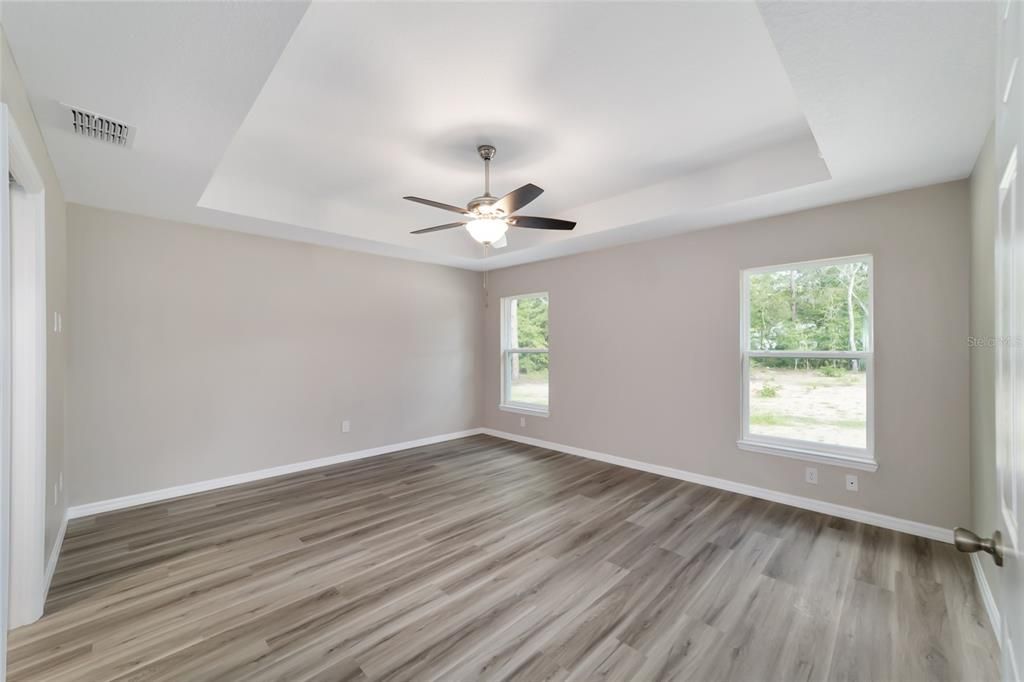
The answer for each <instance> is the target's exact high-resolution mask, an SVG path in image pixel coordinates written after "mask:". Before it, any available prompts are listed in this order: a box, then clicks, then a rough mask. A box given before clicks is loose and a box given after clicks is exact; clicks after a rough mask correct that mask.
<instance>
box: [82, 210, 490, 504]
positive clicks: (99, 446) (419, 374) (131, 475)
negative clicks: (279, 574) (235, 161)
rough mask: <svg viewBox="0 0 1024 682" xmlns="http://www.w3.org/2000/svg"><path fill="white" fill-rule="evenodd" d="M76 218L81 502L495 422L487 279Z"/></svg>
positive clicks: (149, 222)
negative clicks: (485, 329) (484, 341)
mask: <svg viewBox="0 0 1024 682" xmlns="http://www.w3.org/2000/svg"><path fill="white" fill-rule="evenodd" d="M68 224H69V230H68V257H69V258H68V272H69V284H70V292H71V298H70V308H69V316H68V317H69V324H70V325H71V326H72V328H73V329H74V334H73V337H72V345H71V350H70V356H69V383H68V401H69V410H68V418H69V420H68V434H67V435H68V442H69V443H70V444H71V450H70V454H69V462H68V464H69V474H70V479H71V481H72V482H73V488H72V490H71V498H72V503H73V504H82V503H86V502H93V501H97V500H104V499H109V498H113V497H119V496H122V495H129V494H134V493H141V492H148V491H152V490H157V489H160V488H166V487H169V486H175V485H181V484H185V483H190V482H195V481H201V480H206V479H210V478H216V477H220V476H227V475H231V474H239V473H245V472H250V471H255V470H258V469H263V468H267V467H272V466H277V465H282V464H289V463H293V462H300V461H304V460H309V459H314V458H318V457H326V456H329V455H335V454H339V453H344V452H349V451H354V450H360V449H364V448H369V447H375V446H380V445H386V444H391V443H397V442H403V441H407V440H412V439H417V438H423V437H427V436H433V435H437V434H443V433H449V432H454V431H459V430H463V429H468V428H472V427H475V426H477V425H478V424H479V422H480V415H479V414H478V413H477V409H478V405H480V399H479V390H478V389H479V382H478V378H477V377H478V376H479V368H480V365H479V362H478V360H479V348H480V343H479V339H480V329H481V326H482V324H483V321H482V310H483V297H482V275H480V274H479V273H473V272H468V271H463V270H457V269H453V268H446V267H441V266H435V265H426V264H420V263H412V262H408V261H402V260H397V259H391V258H383V257H380V256H372V255H368V254H361V253H353V252H349V251H340V250H337V249H331V248H325V247H318V246H311V245H306V244H299V243H295V242H287V241H280V240H274V239H267V238H263V237H255V236H250V235H244V234H240V233H236V232H229V231H226V230H218V229H212V228H206V227H200V226H195V225H186V224H180V223H171V222H166V221H161V220H155V219H149V218H143V217H140V216H135V215H129V214H123V213H114V212H110V211H105V210H100V209H94V208H87V207H84V206H79V205H75V204H71V205H69V207H68ZM343 419H349V420H350V421H351V423H352V430H351V432H350V433H347V434H342V433H341V421H342V420H343Z"/></svg>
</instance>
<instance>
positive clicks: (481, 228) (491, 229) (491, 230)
mask: <svg viewBox="0 0 1024 682" xmlns="http://www.w3.org/2000/svg"><path fill="white" fill-rule="evenodd" d="M466 229H467V230H469V235H470V236H471V237H472V238H473V239H475V240H477V241H478V242H480V243H481V244H493V243H494V242H496V241H498V240H499V239H501V237H502V235H504V234H505V233H506V232H507V231H508V223H506V222H505V221H504V220H497V219H495V218H478V219H477V220H473V221H470V222H468V223H466Z"/></svg>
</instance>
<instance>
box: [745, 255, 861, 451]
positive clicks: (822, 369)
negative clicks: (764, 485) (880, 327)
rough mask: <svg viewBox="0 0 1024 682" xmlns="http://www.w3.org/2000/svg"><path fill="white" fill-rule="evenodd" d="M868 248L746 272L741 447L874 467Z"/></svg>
mask: <svg viewBox="0 0 1024 682" xmlns="http://www.w3.org/2000/svg"><path fill="white" fill-rule="evenodd" d="M872 276H873V269H872V262H871V256H854V257H851V258H837V259H833V260H823V261H813V262H807V263H795V264H790V265H780V266H775V267H768V268H756V269H752V270H746V271H744V272H743V281H742V290H743V300H742V302H741V303H742V305H741V310H742V321H741V325H740V328H741V353H742V360H743V387H742V391H743V425H742V434H741V437H740V441H739V443H738V445H739V447H741V448H743V449H746V450H754V451H757V452H767V453H770V454H779V455H783V456H787V457H796V458H798V459H809V460H812V461H818V462H827V463H841V464H842V465H844V466H850V467H854V468H859V469H866V470H870V471H873V470H875V469H877V468H878V467H877V464H876V463H875V461H874V424H873V417H872V402H873V401H872V387H873V385H874V382H873V376H872V371H873V370H872V367H873V354H872V347H873V344H874V339H873V338H872V328H871V325H872V313H871V311H872Z"/></svg>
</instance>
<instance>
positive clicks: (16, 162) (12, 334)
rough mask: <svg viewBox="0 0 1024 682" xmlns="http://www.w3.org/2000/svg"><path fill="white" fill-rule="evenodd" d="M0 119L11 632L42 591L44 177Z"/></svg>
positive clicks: (35, 611)
mask: <svg viewBox="0 0 1024 682" xmlns="http://www.w3.org/2000/svg"><path fill="white" fill-rule="evenodd" d="M3 113H4V121H5V126H6V132H7V135H6V136H5V138H3V140H2V142H3V143H4V146H5V147H6V150H7V157H8V164H9V170H10V173H11V174H12V175H13V176H14V179H15V180H16V181H17V184H18V187H17V188H16V189H11V188H10V187H8V185H7V184H6V183H5V185H4V191H5V193H6V194H7V201H8V202H9V207H10V214H9V215H8V216H6V218H7V220H5V222H9V238H10V242H9V247H10V250H9V252H8V253H9V257H8V258H9V260H8V261H7V262H8V264H9V266H10V267H9V269H8V271H7V273H5V274H6V277H7V281H6V282H5V283H4V285H3V286H4V288H3V289H2V295H4V296H6V299H5V301H6V302H7V303H9V305H10V308H9V310H10V318H9V319H10V327H9V333H8V334H7V335H6V336H5V337H0V348H3V347H6V349H5V350H4V353H7V354H9V367H10V373H9V375H8V377H9V381H10V393H9V395H10V397H11V399H10V403H9V405H10V407H9V410H10V420H11V422H10V423H11V428H10V438H11V451H10V453H11V460H10V461H11V469H10V496H9V499H10V508H9V511H10V515H9V533H10V534H9V544H8V545H7V549H8V551H9V556H10V563H9V570H10V573H9V576H8V578H9V591H8V600H9V602H8V605H9V610H8V619H9V621H8V626H9V627H10V628H16V627H18V626H20V625H24V624H26V623H31V622H33V621H35V620H37V619H38V618H39V617H40V616H42V613H43V602H44V599H45V589H46V578H45V573H46V549H45V533H46V330H47V326H46V234H45V225H46V222H45V191H44V184H43V179H42V176H41V175H40V174H39V171H38V170H37V169H36V166H35V164H34V162H33V160H32V157H31V154H30V153H29V149H28V146H27V144H26V143H25V140H24V138H23V137H22V136H21V134H20V133H19V131H18V127H17V125H16V123H15V122H14V120H13V119H12V118H11V117H10V112H9V110H8V109H7V108H6V107H5V108H4V110H3ZM8 285H9V287H8ZM5 418H6V417H5Z"/></svg>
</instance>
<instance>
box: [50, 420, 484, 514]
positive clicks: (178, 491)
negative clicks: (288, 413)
mask: <svg viewBox="0 0 1024 682" xmlns="http://www.w3.org/2000/svg"><path fill="white" fill-rule="evenodd" d="M482 432H483V430H482V429H468V430H466V431H456V432H454V433H445V434H441V435H439V436H428V437H427V438H419V439H417V440H408V441H405V442H404V443H392V444H390V445H381V446H379V447H376V448H368V449H366V450H356V451H355V452H345V453H342V454H340V455H331V456H329V457H321V458H319V459H310V460H306V461H304V462H295V463H294V464H284V465H282V466H277V467H271V468H269V469H260V470H259V471H250V472H248V473H244V474H236V475H234V476H224V477H222V478H213V479H210V480H207V481H196V482H195V483H186V484H184V485H176V486H174V487H171V488H163V489H161V490H152V491H150V492H146V493H138V494H136V495H126V496H124V497H115V498H113V499H109V500H100V501H99V502H89V503H87V504H79V505H76V506H74V507H70V508H68V512H67V518H69V519H77V518H81V517H83V516H92V515H93V514H102V513H104V512H109V511H116V510H118V509H127V508H128V507H137V506H139V505H143V504H150V503H151V502H162V501H164V500H170V499H173V498H175V497H183V496H185V495H193V494H195V493H202V492H206V491H208V490H216V489H217V488H226V487H228V486H232V485H238V484H239V483H250V482H252V481H259V480H262V479H264V478H273V477H275V476H284V475H285V474H294V473H297V472H299V471H308V470H309V469H319V468H321V467H326V466H331V465H332V464H340V463H342V462H351V461H354V460H357V459H366V458H367V457H376V456H377V455H386V454H388V453H391V452H398V451H399V450H408V449H409V448H418V447H422V446H424V445H433V444H434V443H443V442H444V441H447V440H455V439H456V438H465V437H466V436H475V435H477V434H480V433H482Z"/></svg>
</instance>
